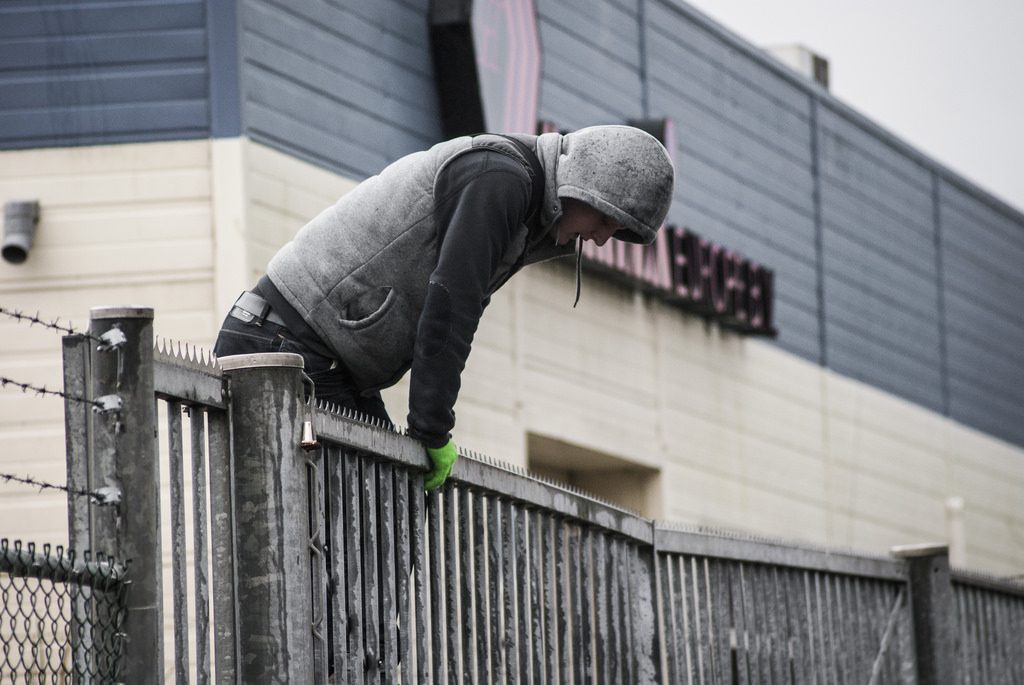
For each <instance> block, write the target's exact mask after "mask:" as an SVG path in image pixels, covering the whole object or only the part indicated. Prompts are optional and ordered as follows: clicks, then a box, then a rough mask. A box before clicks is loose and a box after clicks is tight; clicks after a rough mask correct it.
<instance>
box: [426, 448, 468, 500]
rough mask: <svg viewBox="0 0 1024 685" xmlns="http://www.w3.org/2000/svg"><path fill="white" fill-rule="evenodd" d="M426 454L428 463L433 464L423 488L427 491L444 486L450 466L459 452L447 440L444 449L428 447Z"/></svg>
mask: <svg viewBox="0 0 1024 685" xmlns="http://www.w3.org/2000/svg"><path fill="white" fill-rule="evenodd" d="M427 454H428V455H430V461H432V462H434V470H433V471H431V472H430V473H428V474H427V478H426V480H425V481H423V487H425V488H426V489H427V490H436V489H437V488H439V487H441V486H442V485H444V482H445V480H446V479H447V478H448V474H449V473H451V470H452V465H453V464H454V463H455V460H456V459H458V458H459V452H458V450H456V449H455V443H454V442H453V441H451V440H449V441H448V444H447V445H445V446H444V447H428V448H427Z"/></svg>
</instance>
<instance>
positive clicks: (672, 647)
mask: <svg viewBox="0 0 1024 685" xmlns="http://www.w3.org/2000/svg"><path fill="white" fill-rule="evenodd" d="M673 562H675V563H673ZM658 565H659V567H660V569H661V570H660V580H661V604H662V607H663V608H662V614H663V615H662V622H663V623H664V624H665V633H664V634H665V643H666V644H665V668H666V678H667V680H668V682H670V683H681V682H682V681H683V676H682V664H683V662H684V658H683V657H682V656H681V655H682V654H683V652H682V650H683V647H684V644H683V631H682V624H681V622H680V620H679V613H680V612H681V611H682V610H683V602H682V595H681V594H679V593H677V592H676V588H677V587H678V583H679V581H678V573H677V571H678V567H679V564H678V559H677V557H676V556H675V555H671V554H659V555H658Z"/></svg>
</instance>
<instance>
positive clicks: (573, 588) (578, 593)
mask: <svg viewBox="0 0 1024 685" xmlns="http://www.w3.org/2000/svg"><path fill="white" fill-rule="evenodd" d="M582 536H583V531H582V530H581V529H580V528H579V527H578V526H575V525H571V526H568V530H567V531H566V543H567V545H568V547H567V552H566V561H567V566H568V571H569V575H568V578H567V579H566V582H567V589H568V590H569V592H571V593H572V595H571V600H570V603H569V604H570V606H571V607H572V637H571V639H570V641H569V644H571V645H572V659H573V676H572V678H573V679H574V680H576V681H578V682H585V681H586V677H585V665H584V659H585V658H586V657H585V655H586V653H587V652H589V651H590V650H589V649H588V648H587V647H586V646H584V644H583V622H584V620H586V619H584V616H583V592H584V591H583V569H582V568H581V567H582V565H583V551H582V547H583V546H582ZM566 680H569V679H568V678H567V679H566Z"/></svg>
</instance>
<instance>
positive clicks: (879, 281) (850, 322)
mask: <svg viewBox="0 0 1024 685" xmlns="http://www.w3.org/2000/svg"><path fill="white" fill-rule="evenodd" d="M820 111H821V116H820V117H819V120H818V121H819V127H820V128H819V140H820V141H821V146H820V148H819V154H820V158H819V159H820V170H821V227H822V273H823V279H824V282H823V286H824V299H825V307H824V310H825V311H824V318H823V321H824V325H825V331H824V333H825V356H826V363H827V364H828V366H829V367H831V368H833V369H835V370H836V371H837V372H839V373H842V374H844V375H847V376H851V377H853V378H856V379H858V380H862V381H865V382H867V383H871V384H872V385H876V386H878V387H881V388H883V389H885V390H888V391H890V392H894V393H896V394H898V395H902V396H904V397H907V398H908V399H911V400H913V401H915V402H917V403H918V404H921V405H924V406H926V407H928V408H930V409H934V410H936V411H942V410H943V401H942V380H941V377H942V374H941V358H940V349H939V348H940V344H939V340H940V335H939V332H940V329H939V290H938V275H937V270H936V247H935V225H934V213H933V211H932V209H933V208H932V176H931V172H930V170H929V169H927V168H925V167H924V166H923V165H922V164H920V163H918V162H917V161H915V160H912V159H908V158H907V157H906V156H905V155H903V154H901V153H900V151H898V150H896V149H893V147H892V146H890V145H889V144H887V143H886V142H885V141H883V140H879V139H878V138H877V137H875V136H874V135H872V134H871V132H869V131H865V130H864V129H863V128H861V127H860V126H859V125H858V124H857V123H856V122H852V121H850V120H849V119H847V118H845V117H844V116H843V115H842V114H841V113H839V112H836V111H835V110H834V109H833V108H831V107H829V106H824V107H822V108H821V110H820Z"/></svg>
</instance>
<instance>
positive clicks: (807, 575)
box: [800, 571, 821, 681]
mask: <svg viewBox="0 0 1024 685" xmlns="http://www.w3.org/2000/svg"><path fill="white" fill-rule="evenodd" d="M800 584H801V586H802V588H803V598H804V610H803V612H802V614H803V618H804V622H805V624H806V626H807V641H806V643H805V645H806V655H807V657H806V659H805V663H806V665H807V667H808V671H807V672H808V673H809V674H810V676H811V678H812V680H818V681H820V680H821V679H820V677H819V672H818V631H817V628H816V627H815V625H814V620H815V617H816V616H817V608H816V605H815V603H814V589H813V586H814V577H813V575H812V573H811V572H810V571H803V572H802V573H801V583H800Z"/></svg>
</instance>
